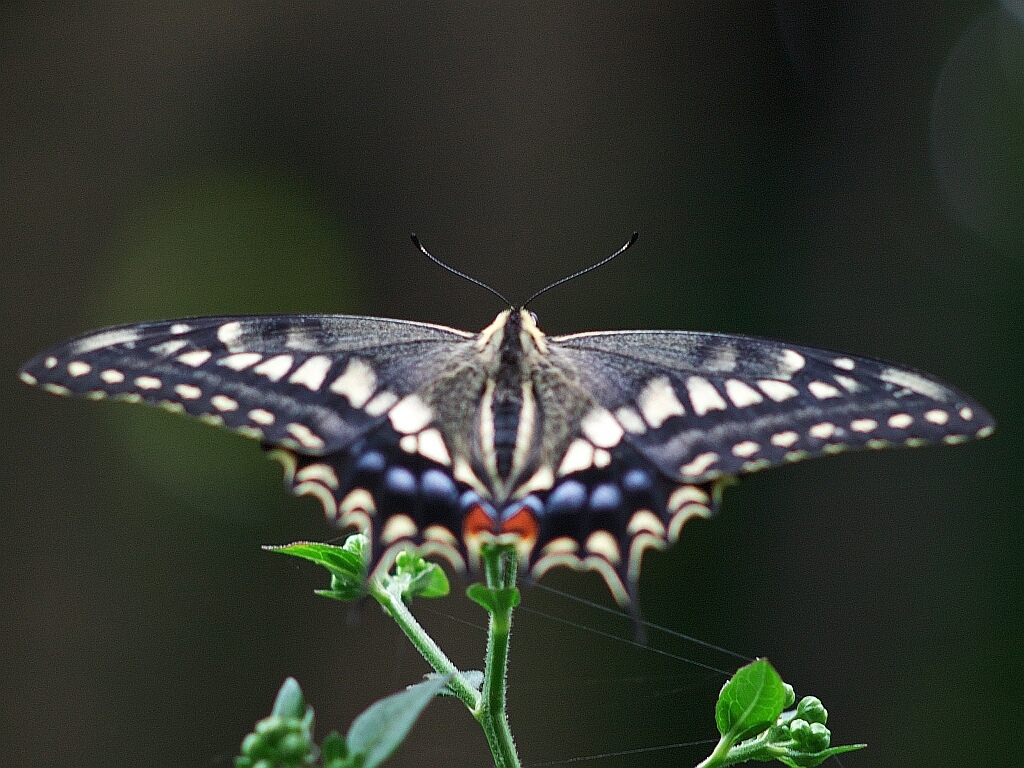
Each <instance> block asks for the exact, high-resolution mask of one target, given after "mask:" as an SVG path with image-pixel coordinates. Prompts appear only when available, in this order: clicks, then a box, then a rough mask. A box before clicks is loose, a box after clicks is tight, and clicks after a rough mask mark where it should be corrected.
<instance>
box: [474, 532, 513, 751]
mask: <svg viewBox="0 0 1024 768" xmlns="http://www.w3.org/2000/svg"><path fill="white" fill-rule="evenodd" d="M482 554H483V560H484V571H485V575H486V579H487V586H488V587H489V588H490V589H494V590H510V589H514V588H515V585H516V566H517V565H518V563H517V560H516V553H515V551H514V550H512V549H510V548H507V547H493V548H490V547H487V548H484V552H483V553H482ZM502 604H503V605H504V603H502ZM512 610H513V608H512V605H511V604H509V605H508V607H507V608H499V609H498V610H495V611H493V612H491V614H490V621H489V623H488V631H487V656H486V660H485V661H484V683H483V690H482V691H481V694H482V695H481V697H480V707H479V709H478V710H477V711H476V712H474V716H475V717H476V719H477V721H479V723H480V725H481V726H482V727H483V729H484V734H485V736H486V737H487V743H488V745H490V748H491V754H492V755H493V756H494V764H495V766H496V768H519V765H520V763H519V755H518V754H516V745H515V741H514V739H513V738H512V731H511V729H510V728H509V725H508V716H507V715H506V713H505V696H506V681H507V679H508V649H509V640H510V637H511V632H512Z"/></svg>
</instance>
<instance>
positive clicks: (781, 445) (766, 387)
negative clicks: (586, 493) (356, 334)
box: [549, 331, 994, 482]
mask: <svg viewBox="0 0 1024 768" xmlns="http://www.w3.org/2000/svg"><path fill="white" fill-rule="evenodd" d="M549 344H550V346H551V349H552V353H551V354H552V356H553V357H556V359H557V357H558V356H563V357H564V358H565V359H566V361H571V362H572V364H574V365H576V366H578V367H579V368H581V369H582V370H585V371H586V372H587V376H586V377H585V382H586V387H587V389H588V390H589V391H590V393H591V394H592V395H593V397H594V399H595V400H596V401H597V402H599V403H600V404H601V405H602V406H604V407H605V408H606V409H608V410H609V411H611V412H612V413H613V414H614V416H615V417H616V420H617V421H618V422H619V424H620V425H621V426H622V427H623V429H624V430H625V433H626V435H627V439H628V442H629V443H630V444H631V445H632V446H633V447H635V448H636V449H637V450H638V451H640V453H641V454H642V455H643V456H644V457H645V458H646V459H648V460H649V461H650V462H652V463H653V464H654V465H655V466H656V467H658V469H659V470H660V471H661V472H662V473H664V474H665V475H667V476H668V477H672V478H675V479H678V480H681V481H687V482H703V481H707V480H711V479H714V478H716V477H720V476H722V475H736V474H740V473H744V472H752V471H756V470H759V469H764V468H767V467H771V466H776V465H779V464H782V463H786V462H792V461H798V460H800V459H804V458H808V457H811V456H816V455H821V454H832V453H837V452H840V451H844V450H851V449H857V448H872V449H878V448H886V447H890V446H900V445H905V446H919V445H925V444H928V443H940V442H944V443H957V442H963V441H965V440H968V439H970V438H974V437H985V436H987V435H988V434H990V433H991V432H992V429H993V424H994V423H993V420H992V417H991V416H990V415H989V414H988V412H987V411H985V409H984V408H982V407H981V406H979V405H978V404H977V403H976V402H974V401H973V400H972V399H971V398H969V397H968V396H966V395H965V394H963V393H962V392H958V391H956V390H955V389H952V388H951V387H949V386H947V385H945V384H943V383H942V382H940V381H938V380H936V379H935V378H933V377H931V376H928V375H927V374H923V373H919V372H917V371H912V370H909V369H907V368H899V367H896V366H893V365H890V364H888V363H885V362H881V361H878V360H872V359H868V358H864V357H856V356H853V355H847V354H842V353H837V352H830V351H827V350H823V349H816V348H813V347H804V346H799V345H795V344H783V343H781V342H776V341H768V340H765V339H758V338H752V337H747V336H733V335H726V334H711V333H692V332H683V331H621V332H611V333H584V334H577V335H573V336H564V337H560V338H553V339H550V340H549Z"/></svg>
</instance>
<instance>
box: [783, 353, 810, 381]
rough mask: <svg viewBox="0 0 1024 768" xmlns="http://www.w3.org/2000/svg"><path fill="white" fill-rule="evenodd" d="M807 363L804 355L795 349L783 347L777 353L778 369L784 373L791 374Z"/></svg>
mask: <svg viewBox="0 0 1024 768" xmlns="http://www.w3.org/2000/svg"><path fill="white" fill-rule="evenodd" d="M805 365H807V361H806V360H805V359H804V356H803V355H801V354H800V353H799V352H797V351H796V350H795V349H784V350H782V352H780V353H779V370H780V371H781V372H782V373H783V374H786V375H792V374H794V373H796V372H797V371H799V370H800V369H801V368H803V367H804V366H805Z"/></svg>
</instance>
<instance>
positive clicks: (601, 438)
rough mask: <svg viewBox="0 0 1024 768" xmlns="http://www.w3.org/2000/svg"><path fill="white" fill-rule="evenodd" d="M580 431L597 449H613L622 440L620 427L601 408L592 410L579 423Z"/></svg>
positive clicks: (612, 417) (613, 418)
mask: <svg viewBox="0 0 1024 768" xmlns="http://www.w3.org/2000/svg"><path fill="white" fill-rule="evenodd" d="M580 430H581V431H582V432H583V434H584V435H586V437H587V439H588V440H590V442H592V443H593V444H594V445H596V446H597V447H598V448H614V447H615V446H616V445H618V444H619V441H620V440H622V435H623V430H622V425H620V424H619V422H617V421H616V420H615V417H614V416H612V415H611V414H610V413H609V412H608V411H606V410H605V409H604V408H601V407H599V406H598V407H595V408H592V409H591V410H590V411H589V412H588V413H587V414H586V415H585V416H584V417H583V420H582V421H581V422H580Z"/></svg>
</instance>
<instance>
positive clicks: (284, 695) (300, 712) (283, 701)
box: [270, 677, 306, 720]
mask: <svg viewBox="0 0 1024 768" xmlns="http://www.w3.org/2000/svg"><path fill="white" fill-rule="evenodd" d="M270 714H272V715H277V716H278V717H291V718H295V719H296V720H301V719H302V718H303V717H305V716H306V698H305V697H304V696H303V695H302V688H300V687H299V682H298V680H296V679H295V678H294V677H289V678H288V679H286V680H285V681H284V683H282V684H281V689H280V690H279V691H278V692H277V698H276V699H274V708H273V710H271V712H270Z"/></svg>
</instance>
